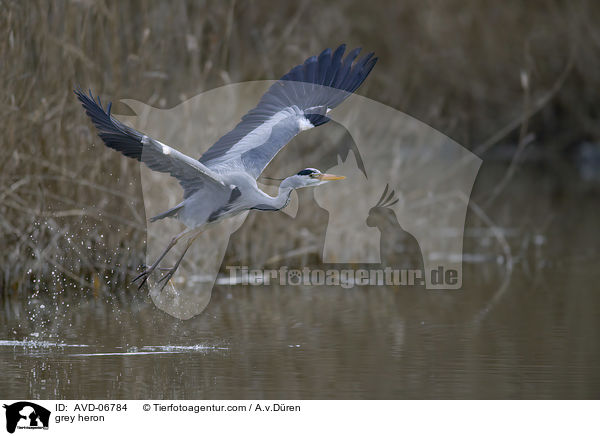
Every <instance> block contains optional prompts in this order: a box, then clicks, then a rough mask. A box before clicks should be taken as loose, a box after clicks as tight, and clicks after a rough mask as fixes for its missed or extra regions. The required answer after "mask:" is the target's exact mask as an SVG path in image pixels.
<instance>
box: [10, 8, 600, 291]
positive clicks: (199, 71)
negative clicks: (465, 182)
mask: <svg viewBox="0 0 600 436" xmlns="http://www.w3.org/2000/svg"><path fill="white" fill-rule="evenodd" d="M599 12H600V4H598V3H597V2H591V1H590V2H585V1H581V2H579V1H574V2H567V1H565V2H559V1H532V2H523V1H505V2H491V1H490V2H486V1H475V0H463V1H459V0H451V1H417V0H408V1H380V2H364V1H358V0H357V1H328V2H316V1H315V2H312V1H296V2H270V1H237V2H234V1H196V2H159V1H131V2H130V1H127V2H118V1H98V2H93V1H85V0H82V1H52V2H46V1H23V2H20V1H2V2H0V33H1V34H2V35H1V37H0V52H1V54H2V56H1V57H0V65H1V67H0V81H1V87H0V132H1V134H0V150H1V151H2V159H1V160H0V248H1V250H0V290H1V291H2V294H3V295H4V298H14V297H17V296H19V295H23V294H25V295H30V294H31V293H35V292H45V291H53V290H55V289H56V290H58V289H61V290H62V289H65V288H66V289H72V291H74V292H85V293H88V292H96V293H97V292H101V291H100V290H101V289H123V283H125V281H126V280H127V278H128V277H130V275H131V273H132V272H133V271H134V270H135V269H136V268H137V267H138V266H139V264H140V263H142V262H143V259H144V256H143V253H144V251H143V250H144V239H145V233H144V232H145V228H144V223H145V216H144V208H143V204H142V201H141V190H140V186H139V169H138V164H137V163H136V162H134V161H131V160H127V159H124V158H123V157H122V156H121V155H119V154H118V153H114V152H112V151H109V150H107V149H106V148H105V147H104V146H102V145H101V143H100V140H99V138H98V137H97V136H96V134H95V131H94V129H93V128H92V126H91V124H90V123H89V121H88V120H87V118H86V117H85V114H84V113H83V111H82V110H81V107H80V106H79V104H78V102H77V101H76V99H75V97H74V95H73V93H72V90H73V88H74V87H76V86H82V87H84V88H88V87H90V88H92V89H93V90H94V92H96V93H98V94H100V95H101V96H102V97H103V99H104V100H106V101H108V100H114V101H117V100H119V99H121V98H129V99H136V100H140V101H143V102H146V103H148V104H150V105H153V106H157V107H165V108H166V107H172V106H174V105H176V104H178V103H180V102H181V101H183V100H185V99H187V98H189V97H191V96H193V95H195V94H197V93H199V92H202V91H204V90H208V89H211V88H214V87H217V86H220V85H224V84H228V83H234V82H239V81H246V80H260V79H276V78H278V77H280V76H281V75H282V74H284V73H285V72H286V71H287V70H288V69H289V68H290V67H291V66H293V65H296V64H298V63H299V62H301V61H303V60H304V59H305V58H306V57H308V56H310V55H313V54H318V53H319V52H320V51H321V50H322V49H323V48H325V47H335V46H337V45H338V44H340V43H342V42H345V43H347V44H348V46H362V47H364V48H365V49H366V50H372V51H375V52H376V53H377V56H379V58H380V60H379V63H378V64H377V66H376V69H375V70H374V73H373V74H372V75H371V76H370V77H369V80H367V82H366V83H365V84H364V86H363V87H362V88H361V89H360V91H359V92H360V93H361V94H363V95H366V96H368V97H370V98H372V99H374V100H378V101H380V102H382V103H385V104H387V105H390V106H392V107H394V108H397V109H399V110H401V111H404V112H406V113H408V114H410V115H412V116H414V117H416V118H418V119H420V120H422V121H423V122H425V123H427V124H429V125H430V126H432V127H433V128H435V129H437V130H439V131H441V132H443V133H445V134H447V135H448V136H450V137H452V138H453V139H455V140H456V141H457V142H459V143H461V144H462V145H464V146H466V147H467V148H469V149H471V150H473V151H474V152H476V153H477V154H479V155H480V156H481V157H482V158H484V160H485V159H486V158H491V157H493V156H503V154H502V152H501V150H508V152H507V153H508V159H509V160H510V159H513V158H514V157H515V153H517V156H518V154H519V153H520V151H519V150H521V151H522V149H524V148H525V147H528V149H529V150H530V153H528V154H527V153H526V154H523V155H522V156H520V157H519V159H522V158H523V156H529V157H536V156H537V157H539V156H542V157H543V158H544V159H547V158H548V159H557V160H561V159H564V158H567V159H570V158H571V156H572V155H573V154H574V153H576V151H577V147H578V145H579V144H581V143H583V142H584V141H588V142H592V143H593V142H595V141H597V140H598V137H599V136H600V129H599V124H598V117H599V116H600V110H599V109H600V106H599V102H600V99H599V97H600V95H599V90H600V73H599V71H600V27H598V24H597V23H598V22H599V19H600V14H599ZM127 111H128V110H127V108H125V107H124V106H120V105H116V106H115V112H116V113H123V114H125V113H127ZM503 147H504V148H503ZM498 150H500V151H498ZM503 177H505V175H504V174H498V175H497V178H498V181H499V180H502V178H503ZM301 228H302V226H298V229H301ZM298 231H300V230H298ZM297 239H298V238H288V239H287V240H289V241H290V242H289V243H287V242H286V244H288V245H287V246H286V247H285V248H286V249H292V248H293V246H294V244H296V243H297ZM237 243H238V244H239V245H244V244H246V245H248V244H251V243H252V241H251V240H248V239H247V238H242V239H240V240H239V241H238V242H237ZM284 245H285V244H284ZM230 248H231V249H230V250H229V251H228V253H227V255H226V259H228V258H229V259H235V260H236V263H237V264H240V263H243V261H244V259H240V254H239V253H240V252H243V250H241V249H240V247H237V248H236V247H233V248H232V247H230ZM248 252H250V251H248ZM102 292H103V291H102Z"/></svg>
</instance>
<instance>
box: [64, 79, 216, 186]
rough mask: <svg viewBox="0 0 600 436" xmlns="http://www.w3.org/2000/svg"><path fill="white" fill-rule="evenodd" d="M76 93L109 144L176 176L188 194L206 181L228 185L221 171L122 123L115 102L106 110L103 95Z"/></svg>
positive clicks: (129, 155)
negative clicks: (115, 114) (113, 109)
mask: <svg viewBox="0 0 600 436" xmlns="http://www.w3.org/2000/svg"><path fill="white" fill-rule="evenodd" d="M75 94H76V95H77V98H79V101H81V104H82V105H83V107H84V109H85V112H86V113H87V115H88V116H89V117H90V119H91V120H92V122H93V123H94V125H95V126H96V128H97V129H98V136H100V138H102V140H103V141H104V143H105V144H106V145H107V146H108V147H110V148H113V149H115V150H117V151H120V152H121V153H123V154H124V155H125V156H127V157H131V158H133V159H137V160H138V161H140V162H143V163H145V164H146V165H148V167H149V168H150V169H151V170H154V171H159V172H161V173H169V174H170V175H171V176H173V177H175V178H176V179H177V180H178V181H179V184H180V185H181V187H182V188H183V191H184V198H187V197H189V196H190V195H191V194H192V193H194V192H196V191H197V190H198V189H201V188H202V187H204V186H206V184H209V185H213V186H217V185H218V186H219V187H224V186H225V185H224V183H223V182H222V181H221V178H220V176H219V175H218V174H216V173H215V172H214V171H212V170H210V169H209V168H207V167H206V166H204V165H203V164H202V163H200V162H199V161H197V160H196V159H193V158H191V157H189V156H187V155H185V154H183V153H180V152H179V151H177V150H175V149H174V148H171V147H169V146H168V145H165V144H163V143H162V142H160V141H157V140H155V139H152V138H150V137H149V136H146V135H144V134H143V133H140V132H138V131H137V130H135V129H132V128H131V127H129V126H126V125H125V124H123V123H121V122H120V121H119V120H117V119H116V118H114V117H113V116H112V115H111V114H110V109H111V104H110V103H109V104H108V107H107V110H106V111H105V110H104V108H103V107H102V103H101V101H100V97H98V100H97V101H96V100H94V97H93V95H92V92H91V91H90V93H89V96H88V95H86V94H85V93H84V92H82V91H81V90H75Z"/></svg>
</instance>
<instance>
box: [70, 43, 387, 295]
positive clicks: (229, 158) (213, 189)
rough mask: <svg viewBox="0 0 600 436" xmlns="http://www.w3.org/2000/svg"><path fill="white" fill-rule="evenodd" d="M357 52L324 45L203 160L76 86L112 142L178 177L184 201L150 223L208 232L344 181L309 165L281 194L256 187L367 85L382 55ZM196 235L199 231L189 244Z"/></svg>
mask: <svg viewBox="0 0 600 436" xmlns="http://www.w3.org/2000/svg"><path fill="white" fill-rule="evenodd" d="M359 51H360V49H354V50H352V51H350V52H349V53H348V55H347V56H346V57H345V58H343V55H344V52H345V45H341V46H339V47H338V48H337V49H336V50H335V51H334V52H332V51H331V50H330V49H326V50H324V51H323V52H322V53H321V54H320V55H319V56H312V57H310V58H308V59H307V60H306V61H305V62H304V63H302V64H301V65H298V66H296V67H294V68H292V69H291V70H290V72H288V73H287V74H286V75H285V76H283V77H282V78H281V79H280V80H278V81H277V82H275V84H273V85H272V86H271V87H270V88H269V90H268V91H267V92H266V93H265V94H264V95H263V96H262V98H261V99H260V101H259V103H258V105H257V106H256V107H255V108H254V109H252V110H250V111H249V112H248V113H247V114H246V115H244V116H243V117H242V120H241V121H240V123H239V124H238V125H237V126H236V127H235V128H234V129H233V130H232V131H230V132H229V133H227V134H226V135H224V136H223V137H221V138H220V139H219V140H218V141H217V142H216V143H215V144H214V145H213V146H212V147H210V148H209V149H208V150H207V151H206V152H205V153H204V154H203V155H202V156H201V157H200V159H199V160H196V159H193V158H191V157H189V156H187V155H185V154H183V153H180V152H178V151H177V150H175V149H173V148H171V147H169V146H168V145H165V144H163V143H162V142H160V141H157V140H155V139H152V138H150V137H149V136H147V135H144V134H143V133H141V132H138V131H137V130H135V129H133V128H131V127H129V126H126V125H125V124H123V123H121V122H120V121H119V120H117V119H116V118H114V117H113V116H112V115H111V113H110V112H111V105H110V104H109V105H108V107H107V109H106V110H105V109H104V107H103V106H102V102H101V101H100V97H98V98H97V99H94V97H93V94H92V93H91V91H90V92H89V95H87V94H85V93H84V92H82V91H81V90H75V94H76V95H77V97H78V98H79V100H80V102H81V104H82V105H83V107H84V108H85V110H86V113H87V115H88V116H89V117H90V119H91V120H92V122H93V123H94V125H95V126H96V128H97V129H98V135H99V136H100V138H102V140H103V141H104V143H105V144H106V145H107V146H108V147H110V148H113V149H115V150H117V151H119V152H121V153H123V154H124V155H125V156H127V157H130V158H134V159H137V160H138V161H140V162H143V163H144V164H146V165H147V166H148V167H149V168H150V169H152V170H154V171H159V172H163V173H168V174H170V175H171V176H173V177H175V178H176V179H177V180H178V181H179V183H180V185H181V187H182V188H183V201H182V202H181V203H179V204H178V205H177V206H175V207H174V208H172V209H169V210H168V211H165V212H163V213H161V214H159V215H157V216H155V217H153V218H151V219H150V221H156V220H158V219H163V218H166V217H174V218H177V219H179V220H180V221H182V222H183V223H184V224H185V225H186V226H187V227H189V228H190V229H192V230H193V229H202V228H203V227H204V226H205V225H206V224H208V223H213V222H216V221H219V220H221V219H223V218H226V217H228V216H233V215H235V214H238V213H240V212H243V211H246V210H251V209H258V210H279V209H281V208H283V207H285V205H286V204H287V202H288V201H289V197H290V194H291V192H292V190H294V189H299V188H303V187H306V186H317V185H320V184H322V183H326V182H328V181H331V180H339V179H342V178H343V177H341V176H333V175H330V174H323V173H321V172H320V171H319V170H316V169H313V168H307V169H306V170H304V171H301V172H299V173H298V174H294V175H293V176H290V177H288V178H286V179H284V180H283V181H282V182H281V184H280V186H279V193H278V195H277V196H276V197H271V196H270V195H267V194H266V193H264V192H263V191H261V190H260V189H259V188H258V186H257V184H256V179H257V178H258V177H259V176H260V174H261V173H262V172H263V170H264V169H265V167H266V166H267V165H268V164H269V162H270V161H271V160H272V159H273V157H275V155H276V154H277V153H278V152H279V151H280V150H281V149H282V148H283V147H284V146H285V145H286V144H287V143H288V142H289V141H290V140H291V139H292V138H293V137H294V136H296V135H297V134H298V133H300V132H301V131H303V130H306V129H309V128H313V127H315V126H319V125H322V124H325V123H326V122H328V121H329V118H328V117H327V113H328V112H329V110H331V109H333V108H335V107H336V106H338V105H339V104H340V103H342V102H343V101H344V100H345V99H346V98H348V97H349V96H350V95H351V94H352V93H353V92H354V91H356V89H357V88H358V87H359V86H360V85H361V84H362V83H363V81H364V80H365V79H366V77H367V76H368V75H369V73H370V72H371V70H372V68H373V67H374V65H375V63H376V62H377V58H373V53H369V54H367V55H365V56H363V57H362V58H360V59H359V60H358V61H356V58H357V56H358V53H359ZM355 61H356V62H355ZM182 236H183V235H179V236H177V237H176V238H174V239H173V241H172V242H171V244H169V247H167V250H165V252H163V254H162V255H161V256H160V257H159V259H158V260H157V261H156V262H155V263H154V264H153V265H152V266H151V267H150V268H148V269H147V270H146V271H145V272H144V273H142V274H141V275H140V276H138V278H141V277H144V281H143V282H142V284H143V283H144V282H145V280H146V278H147V277H148V275H149V274H150V273H151V272H152V271H153V270H154V269H155V268H156V266H157V265H158V263H159V262H160V261H161V260H162V258H163V257H164V255H165V254H166V253H167V252H168V251H169V250H170V249H171V248H172V247H173V246H174V245H175V243H176V242H177V240H179V238H180V237H182ZM193 239H195V236H194V237H192V238H190V240H189V241H188V247H189V244H190V243H191V241H193ZM186 250H187V248H186ZM184 254H185V250H184ZM182 257H183V256H182ZM180 261H181V259H180ZM178 264H179V262H178V263H177V264H176V265H178ZM174 269H176V267H175V268H174ZM174 269H173V271H171V272H170V273H168V274H167V275H166V276H165V277H166V280H168V278H169V277H170V276H172V273H173V272H174ZM163 278H164V277H163ZM136 279H137V278H136Z"/></svg>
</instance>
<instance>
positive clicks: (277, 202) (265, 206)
mask: <svg viewBox="0 0 600 436" xmlns="http://www.w3.org/2000/svg"><path fill="white" fill-rule="evenodd" d="M293 190H294V188H293V187H292V186H290V185H288V184H287V183H285V181H284V182H283V183H282V184H281V185H280V186H279V192H278V194H277V196H275V197H271V196H270V195H267V194H265V193H263V198H261V200H260V204H257V205H256V206H255V207H253V209H258V210H273V211H274V210H281V209H283V208H284V207H286V206H287V204H288V203H289V201H290V194H291V193H292V191H293Z"/></svg>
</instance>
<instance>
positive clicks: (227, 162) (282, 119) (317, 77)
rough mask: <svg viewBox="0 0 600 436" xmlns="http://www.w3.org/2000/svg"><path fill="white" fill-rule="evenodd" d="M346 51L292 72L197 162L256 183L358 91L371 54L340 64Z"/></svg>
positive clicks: (327, 52)
mask: <svg viewBox="0 0 600 436" xmlns="http://www.w3.org/2000/svg"><path fill="white" fill-rule="evenodd" d="M345 49H346V46H345V45H341V46H339V47H338V48H337V49H336V50H335V52H333V53H332V52H331V49H326V50H324V51H323V52H322V53H321V54H320V55H319V56H318V57H316V56H312V57H310V58H308V59H307V60H306V61H305V62H304V63H303V64H301V65H298V66H296V67H294V68H292V70H291V71H290V72H289V73H287V74H286V75H285V76H283V77H282V78H281V79H280V80H278V81H277V82H276V83H275V84H274V85H272V86H271V87H270V88H269V90H268V91H267V92H266V93H265V94H264V95H263V96H262V98H261V99H260V102H259V103H258V105H257V106H256V107H255V108H254V109H252V110H251V111H250V112H248V113H247V114H246V115H244V116H243V117H242V121H241V122H240V123H239V124H238V125H237V126H236V127H235V128H234V129H233V130H232V131H231V132H229V133H227V134H226V135H225V136H223V137H222V138H221V139H219V140H218V141H217V142H216V143H215V144H214V145H213V146H212V147H210V148H209V149H208V150H207V151H206V153H204V154H203V155H202V157H200V162H202V163H203V164H204V165H206V166H207V167H209V168H211V169H213V170H214V171H215V172H217V173H224V172H232V171H245V172H247V173H248V174H250V175H251V176H252V177H254V178H258V176H260V174H261V173H262V172H263V170H264V169H265V167H266V166H267V165H268V164H269V162H270V161H271V160H272V159H273V158H274V157H275V155H276V154H277V153H278V152H279V150H281V149H282V148H283V147H284V146H285V145H286V144H287V143H288V142H289V141H290V140H291V139H292V138H293V137H294V136H296V135H297V134H298V133H300V132H301V131H302V130H306V129H310V128H312V127H315V126H319V125H321V124H324V123H326V122H327V121H329V118H327V116H326V114H327V112H329V110H330V109H332V108H334V107H336V106H337V105H339V104H340V103H341V102H342V101H344V100H345V99H346V98H348V97H349V96H350V94H352V93H353V92H354V91H356V89H358V87H359V86H360V85H361V84H362V83H363V81H364V80H365V79H366V77H367V76H368V75H369V73H370V72H371V69H372V68H373V66H375V62H377V58H373V53H369V54H367V55H365V56H363V57H362V58H361V59H359V60H358V61H357V62H354V60H355V59H356V57H357V56H358V53H359V52H360V48H357V49H354V50H352V51H351V52H350V53H348V54H347V56H346V57H345V58H344V59H342V57H343V55H344V51H345Z"/></svg>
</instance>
